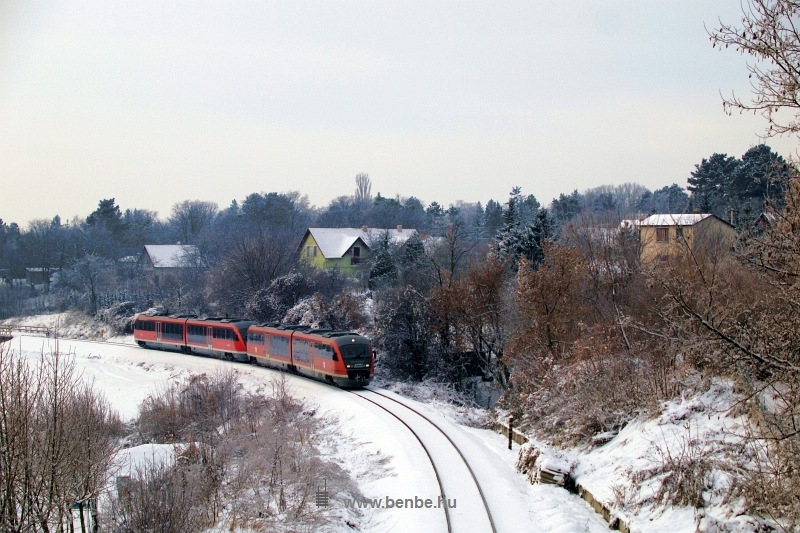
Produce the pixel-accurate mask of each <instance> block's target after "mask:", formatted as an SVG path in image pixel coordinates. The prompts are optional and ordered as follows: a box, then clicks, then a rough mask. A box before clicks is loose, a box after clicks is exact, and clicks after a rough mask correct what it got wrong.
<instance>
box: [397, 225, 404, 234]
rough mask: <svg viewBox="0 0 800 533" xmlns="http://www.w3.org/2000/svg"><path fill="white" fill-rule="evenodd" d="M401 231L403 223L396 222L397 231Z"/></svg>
mask: <svg viewBox="0 0 800 533" xmlns="http://www.w3.org/2000/svg"><path fill="white" fill-rule="evenodd" d="M402 231H403V225H402V224H398V225H397V232H398V233H400V232H402Z"/></svg>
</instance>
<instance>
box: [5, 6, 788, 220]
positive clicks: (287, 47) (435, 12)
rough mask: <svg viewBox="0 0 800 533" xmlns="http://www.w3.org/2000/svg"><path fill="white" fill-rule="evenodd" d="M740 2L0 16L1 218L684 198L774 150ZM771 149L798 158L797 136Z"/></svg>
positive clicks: (159, 9) (62, 11) (47, 10)
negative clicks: (512, 199)
mask: <svg viewBox="0 0 800 533" xmlns="http://www.w3.org/2000/svg"><path fill="white" fill-rule="evenodd" d="M739 16H740V2H739V0H702V1H698V0H664V1H642V0H635V1H622V0H599V1H596V2H591V1H564V2H553V1H551V0H547V1H539V0H536V1H534V0H528V1H497V0H491V1H489V0H486V1H456V2H444V1H436V0H431V1H409V0H402V1H396V2H390V1H381V0H369V1H363V2H356V1H342V0H336V1H325V2H323V1H321V0H320V1H312V2H301V1H297V0H291V1H290V0H285V1H277V2H268V1H265V0H254V1H252V2H242V1H219V2H202V1H186V2H171V1H165V0H157V1H143V0H136V1H134V2H115V1H110V0H98V1H91V0H80V1H71V0H59V1H53V2H38V1H35V0H0V185H2V189H1V190H0V218H2V219H3V220H5V221H6V222H11V221H14V222H18V223H20V224H22V225H26V224H27V222H29V221H30V220H32V219H39V218H48V219H49V218H52V217H53V216H54V215H56V214H58V215H60V216H61V217H62V219H64V220H69V219H71V218H72V217H73V216H75V215H78V216H80V217H82V218H83V217H86V216H87V215H88V214H89V213H91V212H92V211H93V210H94V209H95V208H96V207H97V203H98V202H99V200H100V199H103V198H111V197H113V198H116V200H117V203H118V205H120V207H121V208H122V209H123V210H125V209H128V208H145V209H152V210H155V211H158V213H159V216H160V217H162V218H166V217H168V216H169V214H170V210H171V207H172V205H173V204H175V203H177V202H180V201H183V200H195V199H196V200H211V201H215V202H217V203H218V204H219V206H220V207H221V208H224V207H227V206H228V205H229V204H230V202H231V200H233V199H237V200H239V201H241V200H242V199H243V198H244V197H245V196H247V195H248V194H250V193H252V192H271V191H276V192H286V191H292V190H297V191H300V192H301V193H303V194H307V195H308V197H309V199H310V201H311V203H312V205H316V206H320V207H322V206H325V205H327V203H328V202H329V201H330V200H331V199H332V198H335V197H337V196H340V195H352V194H353V192H354V190H355V175H356V174H358V173H361V172H366V173H368V174H369V176H370V178H371V179H372V184H373V186H372V192H373V194H375V193H378V192H380V193H381V194H382V195H383V196H389V197H394V196H396V195H398V194H399V195H401V196H404V197H405V196H416V197H418V198H420V199H421V200H422V201H423V202H424V203H426V204H429V203H430V202H432V201H434V200H435V201H437V202H439V203H440V204H444V205H448V204H450V203H454V202H456V201H457V200H464V201H467V202H475V201H481V202H482V203H484V204H485V203H486V201H487V200H489V199H490V198H493V199H495V200H498V201H500V202H503V201H505V200H506V199H507V197H508V192H509V191H510V190H511V188H512V187H513V186H515V185H519V186H521V187H522V191H523V193H525V194H534V195H535V196H536V197H537V198H538V199H539V200H540V201H541V202H542V203H548V202H549V201H550V200H551V199H552V198H553V197H555V196H558V194H559V193H562V192H565V193H568V192H571V191H572V190H574V189H578V190H584V189H587V188H590V187H595V186H598V185H606V184H620V183H624V182H630V181H634V182H639V183H641V184H643V185H645V186H647V187H649V188H651V189H656V188H660V187H663V186H665V185H670V184H672V183H678V184H679V185H681V186H685V185H686V178H687V177H688V176H689V174H690V173H691V171H692V170H693V169H694V165H695V164H697V163H699V162H700V161H701V159H702V158H704V157H708V156H710V155H711V154H712V153H714V152H725V153H728V154H729V155H734V156H737V157H740V156H741V155H742V154H743V153H744V152H745V151H746V150H747V149H748V148H749V147H751V146H753V145H755V144H758V143H759V138H758V136H757V134H759V133H762V132H763V131H764V127H765V122H764V120H763V119H762V118H761V117H754V116H740V115H735V116H732V117H729V116H727V115H725V114H724V113H723V110H722V104H721V99H720V91H722V92H723V93H726V94H728V93H730V91H731V90H732V89H735V90H736V91H737V93H741V94H743V95H744V94H747V93H748V90H749V86H748V80H747V72H746V70H745V65H746V58H744V57H742V56H740V55H738V54H737V53H735V52H734V51H732V50H728V51H725V52H720V51H717V50H713V49H712V48H711V44H710V43H709V40H708V35H707V33H706V30H705V29H704V23H705V24H706V25H708V26H709V27H711V26H713V25H714V24H715V23H716V21H717V19H718V18H720V17H721V18H722V19H723V20H725V21H728V22H733V21H736V20H738V19H739ZM768 144H770V146H772V147H773V148H774V149H775V150H777V151H778V152H779V153H781V154H782V155H784V156H788V155H790V153H792V152H793V151H794V149H795V145H796V141H795V140H792V139H777V140H770V141H768Z"/></svg>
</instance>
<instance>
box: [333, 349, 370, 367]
mask: <svg viewBox="0 0 800 533" xmlns="http://www.w3.org/2000/svg"><path fill="white" fill-rule="evenodd" d="M339 349H340V350H341V351H342V357H344V360H345V361H346V362H347V363H369V362H370V356H371V354H370V351H369V344H345V345H344V346H340V347H339Z"/></svg>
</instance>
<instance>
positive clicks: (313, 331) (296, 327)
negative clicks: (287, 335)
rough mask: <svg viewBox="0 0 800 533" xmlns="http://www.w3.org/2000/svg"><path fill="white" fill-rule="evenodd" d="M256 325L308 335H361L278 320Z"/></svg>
mask: <svg viewBox="0 0 800 533" xmlns="http://www.w3.org/2000/svg"><path fill="white" fill-rule="evenodd" d="M256 326H257V327H259V328H272V329H279V330H282V331H297V332H300V333H308V334H310V335H319V336H321V337H328V338H336V337H346V336H348V335H351V336H354V337H362V336H363V335H361V334H359V333H356V332H354V331H335V330H332V329H327V328H314V327H311V326H304V325H301V324H281V323H278V322H262V323H260V324H256Z"/></svg>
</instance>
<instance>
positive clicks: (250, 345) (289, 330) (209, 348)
mask: <svg viewBox="0 0 800 533" xmlns="http://www.w3.org/2000/svg"><path fill="white" fill-rule="evenodd" d="M133 338H134V339H135V340H136V343H137V344H139V346H141V347H143V348H153V349H158V350H172V351H180V352H184V353H187V354H197V355H209V356H213V357H221V358H224V359H229V360H237V361H249V362H252V363H255V364H259V365H263V366H268V367H273V368H279V369H285V370H288V371H291V372H296V373H298V374H302V375H305V376H308V377H311V378H315V379H319V380H323V381H326V382H329V383H333V384H336V385H339V386H342V387H362V386H364V385H367V384H368V383H369V382H370V380H371V379H372V377H373V376H374V374H375V354H374V352H373V350H372V345H371V344H370V342H369V340H368V339H367V338H366V337H363V336H361V335H358V334H356V333H352V332H347V331H330V330H321V329H312V328H310V327H307V326H297V325H286V324H283V325H281V324H255V323H254V322H252V321H250V320H242V319H228V318H198V317H196V316H194V315H165V314H158V313H139V314H138V315H136V317H134V323H133Z"/></svg>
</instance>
